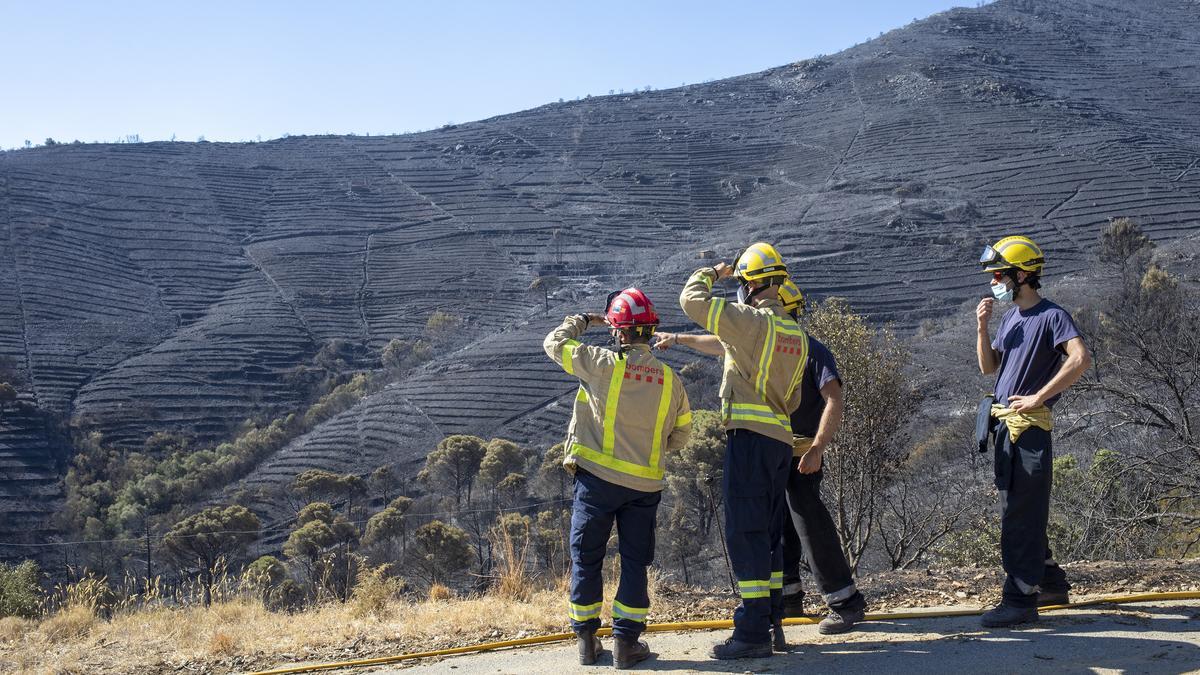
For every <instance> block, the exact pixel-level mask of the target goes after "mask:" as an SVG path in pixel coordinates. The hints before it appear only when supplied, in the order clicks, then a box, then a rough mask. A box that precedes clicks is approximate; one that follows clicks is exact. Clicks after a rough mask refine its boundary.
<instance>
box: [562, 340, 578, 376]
mask: <svg viewBox="0 0 1200 675" xmlns="http://www.w3.org/2000/svg"><path fill="white" fill-rule="evenodd" d="M579 345H580V342H579V340H567V341H566V342H564V343H563V348H562V360H563V370H565V371H567V374H568V375H574V374H575V364H573V363H572V362H571V360H572V359H574V358H575V348H576V347H578V346H579Z"/></svg>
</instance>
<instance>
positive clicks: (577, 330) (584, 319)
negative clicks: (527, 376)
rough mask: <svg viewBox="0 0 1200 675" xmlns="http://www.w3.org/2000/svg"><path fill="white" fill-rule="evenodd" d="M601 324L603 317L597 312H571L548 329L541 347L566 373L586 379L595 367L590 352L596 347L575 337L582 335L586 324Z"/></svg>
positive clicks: (586, 326) (594, 360)
mask: <svg viewBox="0 0 1200 675" xmlns="http://www.w3.org/2000/svg"><path fill="white" fill-rule="evenodd" d="M602 324H604V317H603V316H601V315H599V314H572V315H571V316H568V317H567V318H565V319H563V321H562V323H561V324H559V326H558V328H555V329H554V330H552V331H550V334H549V335H547V336H546V339H545V340H544V341H542V348H543V349H545V350H546V355H547V356H549V357H550V359H551V360H552V361H554V362H555V363H557V364H558V365H560V366H562V369H563V370H565V371H567V374H568V375H574V376H575V377H578V378H580V379H586V378H587V377H588V375H589V374H590V373H591V371H592V370H594V369H595V363H596V358H595V355H594V354H592V352H593V351H594V350H595V349H596V348H595V347H592V346H590V345H585V344H583V343H581V342H580V341H579V340H578V339H577V338H578V337H579V336H580V335H583V332H584V331H586V330H587V329H588V326H593V325H602Z"/></svg>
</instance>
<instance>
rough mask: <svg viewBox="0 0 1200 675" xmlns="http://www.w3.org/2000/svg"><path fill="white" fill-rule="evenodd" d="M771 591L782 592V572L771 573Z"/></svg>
mask: <svg viewBox="0 0 1200 675" xmlns="http://www.w3.org/2000/svg"><path fill="white" fill-rule="evenodd" d="M771 590H783V572H771Z"/></svg>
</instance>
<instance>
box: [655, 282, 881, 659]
mask: <svg viewBox="0 0 1200 675" xmlns="http://www.w3.org/2000/svg"><path fill="white" fill-rule="evenodd" d="M779 299H780V302H781V303H782V304H783V309H784V311H785V312H787V313H788V314H790V315H791V316H792V317H793V318H796V319H798V318H799V316H800V314H802V313H803V311H804V295H803V294H802V293H801V292H800V289H799V288H797V287H796V285H795V284H794V283H792V281H790V280H789V281H785V282H784V283H783V284H782V285H781V286H780V287H779ZM657 337H658V341H657V342H656V343H655V347H657V348H659V349H668V348H670V347H671V346H673V345H676V344H679V345H684V346H687V347H691V348H693V349H696V350H697V351H701V352H704V353H706V354H712V355H714V356H721V355H722V354H723V353H724V349H723V348H722V347H721V344H720V341H719V340H718V338H717V337H716V336H713V335H682V334H678V333H666V332H660V333H658V334H657ZM805 368H806V370H805V373H804V377H803V379H802V380H801V385H800V386H801V389H802V394H801V397H800V406H799V407H798V408H796V410H795V411H794V412H792V414H791V421H792V448H793V457H792V464H791V471H790V472H789V473H788V485H787V501H788V508H789V511H790V512H791V526H790V527H789V526H787V525H785V526H784V528H783V616H787V617H799V616H803V615H804V589H803V586H802V585H801V579H800V561H801V558H802V557H805V556H806V557H807V561H808V567H809V569H810V570H812V572H813V576H814V577H816V580H817V586H818V587H819V588H820V589H821V594H822V596H823V598H824V600H825V603H826V604H827V605H828V606H829V609H830V612H829V614H828V616H826V617H825V618H824V619H823V620H822V621H821V623H820V624H819V625H818V626H817V629H818V630H819V631H820V632H821V633H823V634H825V635H832V634H836V633H844V632H846V631H848V630H850V629H851V628H853V626H854V624H855V623H857V622H859V621H862V619H863V616H864V612H865V610H866V600H865V599H864V598H863V596H862V593H860V592H859V591H858V588H857V587H856V586H855V583H854V577H853V575H852V574H851V572H850V565H849V564H848V563H847V562H846V556H845V554H843V552H842V547H841V542H840V541H839V539H838V534H837V529H836V528H835V526H834V524H833V518H832V517H830V515H829V510H828V509H827V508H826V507H825V504H824V502H822V501H821V492H820V488H821V477H822V465H823V457H824V450H825V448H826V447H827V446H828V445H829V443H830V442H832V439H833V436H834V434H836V433H837V430H838V427H839V426H840V425H841V420H842V406H843V404H842V381H841V378H840V377H839V375H838V372H837V363H836V361H835V360H834V357H833V354H832V353H831V352H830V351H829V349H828V348H827V347H826V346H825V345H824V344H822V343H821V342H820V341H819V340H817V339H816V338H814V337H813V336H811V335H809V336H808V364H807V365H806V366H805ZM774 646H775V649H777V650H781V651H782V650H786V649H787V643H786V641H785V640H784V637H783V631H782V630H781V629H779V627H778V626H777V630H775V635H774Z"/></svg>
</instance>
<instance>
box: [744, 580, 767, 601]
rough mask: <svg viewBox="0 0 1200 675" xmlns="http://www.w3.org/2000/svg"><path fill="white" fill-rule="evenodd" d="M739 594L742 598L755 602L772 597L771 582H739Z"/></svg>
mask: <svg viewBox="0 0 1200 675" xmlns="http://www.w3.org/2000/svg"><path fill="white" fill-rule="evenodd" d="M738 593H740V594H741V596H742V598H744V599H747V600H753V599H755V598H769V597H771V582H770V581H769V580H766V579H752V580H750V581H739V582H738Z"/></svg>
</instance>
